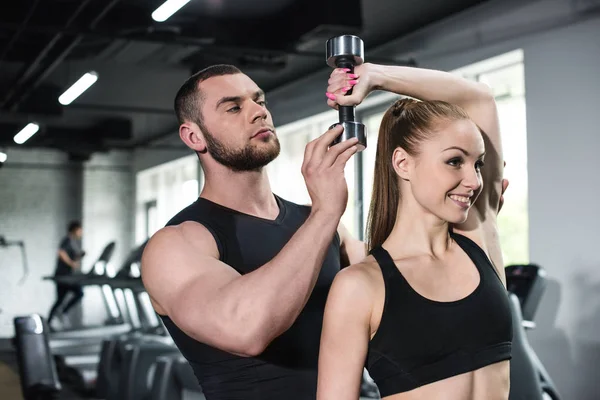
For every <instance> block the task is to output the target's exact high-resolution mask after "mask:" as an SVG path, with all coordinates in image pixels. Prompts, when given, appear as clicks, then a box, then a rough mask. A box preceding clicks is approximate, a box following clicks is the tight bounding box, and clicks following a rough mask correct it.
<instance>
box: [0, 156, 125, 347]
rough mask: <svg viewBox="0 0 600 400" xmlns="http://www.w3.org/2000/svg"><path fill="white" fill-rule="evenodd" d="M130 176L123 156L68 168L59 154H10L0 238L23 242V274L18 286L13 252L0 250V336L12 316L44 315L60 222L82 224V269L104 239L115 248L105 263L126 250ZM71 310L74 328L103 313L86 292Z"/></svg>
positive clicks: (95, 294) (95, 292)
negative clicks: (76, 320)
mask: <svg viewBox="0 0 600 400" xmlns="http://www.w3.org/2000/svg"><path fill="white" fill-rule="evenodd" d="M132 182H133V174H132V173H131V171H130V165H129V161H128V156H127V154H126V153H122V154H118V153H111V154H99V155H96V156H94V157H93V158H92V159H91V160H90V161H89V162H87V163H86V164H85V165H81V164H76V163H70V162H69V161H68V160H67V156H66V155H65V154H63V153H59V152H55V151H50V150H45V151H42V150H26V151H23V150H20V149H11V162H10V163H7V164H5V165H4V167H3V168H2V170H0V188H1V189H0V234H2V235H4V236H5V237H6V239H7V240H9V241H13V240H23V241H24V242H25V249H26V255H27V262H28V265H29V270H30V273H29V276H28V277H27V279H26V281H25V282H24V283H23V284H22V285H18V281H19V279H20V277H21V274H22V269H21V268H22V267H21V264H22V260H21V254H20V250H19V248H18V247H6V248H0V271H1V273H2V279H0V310H1V311H0V337H2V338H8V337H12V336H13V335H14V330H13V329H14V328H13V318H14V317H15V316H16V315H23V314H29V313H34V312H36V313H40V314H41V315H44V316H46V315H47V314H48V312H49V310H50V306H51V305H52V303H53V302H54V300H55V288H54V284H53V283H51V282H49V281H44V280H42V277H44V276H47V275H51V274H52V273H53V272H54V268H55V264H56V253H57V248H58V244H59V242H60V240H61V239H62V237H64V235H65V232H66V226H67V223H68V222H69V221H70V220H72V219H80V220H82V223H83V227H84V239H83V247H84V249H85V250H86V252H87V254H86V257H85V258H84V261H83V271H84V272H86V271H88V270H89V269H90V268H91V264H92V263H93V262H94V261H95V260H96V259H97V258H98V256H99V255H100V252H101V251H102V249H103V248H104V246H105V245H106V244H107V243H108V241H109V240H115V241H116V242H117V246H116V248H115V253H114V255H113V265H115V266H118V265H119V264H120V262H121V261H122V260H123V259H124V258H125V256H126V254H127V253H128V252H129V251H130V248H131V247H130V246H131V238H132V236H133V228H132V226H133V220H132V218H130V214H129V210H130V209H131V208H132V207H133V206H132V204H133V201H134V199H133V195H132V194H133V187H132ZM78 307H80V308H79V309H78V310H77V311H78V314H75V313H74V314H75V315H79V316H80V317H81V318H82V319H81V320H80V321H79V322H80V323H88V324H89V323H100V322H101V321H102V320H103V319H104V318H105V311H104V306H103V303H102V300H101V298H100V292H99V289H97V288H90V289H86V292H85V297H84V301H83V303H82V305H81V306H78Z"/></svg>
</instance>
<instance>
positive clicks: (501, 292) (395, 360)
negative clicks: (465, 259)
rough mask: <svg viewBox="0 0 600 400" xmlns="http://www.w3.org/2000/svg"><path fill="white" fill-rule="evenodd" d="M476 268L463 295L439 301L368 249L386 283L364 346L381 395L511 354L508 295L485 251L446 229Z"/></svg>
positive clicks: (382, 251) (379, 251) (383, 252)
mask: <svg viewBox="0 0 600 400" xmlns="http://www.w3.org/2000/svg"><path fill="white" fill-rule="evenodd" d="M451 237H452V238H453V239H454V240H455V241H456V243H458V245H459V246H460V247H461V248H462V250H463V251H464V252H465V253H467V255H468V256H469V258H470V259H471V260H472V261H473V263H474V264H475V266H476V267H477V270H478V271H479V277H480V282H479V285H478V286H477V288H476V289H475V290H474V291H473V292H472V293H471V294H470V295H468V296H467V297H465V298H463V299H460V300H457V301H452V302H438V301H434V300H430V299H427V298H425V297H423V296H421V295H420V294H418V293H417V292H416V291H415V290H414V289H413V288H412V287H411V286H410V285H409V283H408V282H407V281H406V279H404V277H403V276H402V274H401V273H400V271H399V270H398V268H397V267H396V265H395V263H394V261H393V259H392V258H391V256H390V254H389V253H388V252H387V251H386V250H385V249H383V248H382V247H378V248H375V249H373V250H372V252H371V254H372V255H373V256H374V257H375V259H376V260H377V262H378V263H379V266H380V267H381V271H382V273H383V279H384V283H385V305H384V309H383V314H382V316H381V322H380V324H379V329H378V330H377V332H376V333H375V336H374V337H373V339H372V340H371V342H370V344H369V352H368V356H367V369H368V371H369V374H370V375H371V377H372V378H373V380H374V381H375V383H376V384H377V386H378V387H379V391H380V393H381V396H382V397H385V396H390V395H393V394H396V393H400V392H406V391H409V390H412V389H415V388H418V387H420V386H423V385H426V384H429V383H432V382H436V381H439V380H442V379H445V378H449V377H451V376H455V375H459V374H462V373H465V372H469V371H473V370H476V369H478V368H481V367H484V366H486V365H489V364H493V363H496V362H499V361H502V360H508V359H510V358H511V345H512V319H511V318H512V317H511V310H510V304H509V300H508V295H507V292H506V289H505V288H504V285H503V284H502V281H501V280H500V278H499V276H498V275H497V273H496V270H495V269H494V266H493V265H492V263H491V262H490V261H489V259H488V257H487V255H486V254H485V252H484V251H483V250H482V249H481V248H480V247H479V246H478V245H477V244H476V243H475V242H473V241H472V240H470V239H469V238H467V237H465V236H463V235H459V234H456V233H451Z"/></svg>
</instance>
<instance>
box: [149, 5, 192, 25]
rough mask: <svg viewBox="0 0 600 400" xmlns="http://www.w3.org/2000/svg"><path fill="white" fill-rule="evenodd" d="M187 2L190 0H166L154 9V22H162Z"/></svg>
mask: <svg viewBox="0 0 600 400" xmlns="http://www.w3.org/2000/svg"><path fill="white" fill-rule="evenodd" d="M189 2H190V0H167V1H165V2H164V3H163V4H162V5H161V6H160V7H158V8H157V9H156V10H154V12H153V13H152V19H153V20H155V21H156V22H164V21H166V20H168V19H169V18H170V17H171V15H173V14H175V13H176V12H177V11H179V9H180V8H181V7H183V6H185V5H186V4H187V3H189Z"/></svg>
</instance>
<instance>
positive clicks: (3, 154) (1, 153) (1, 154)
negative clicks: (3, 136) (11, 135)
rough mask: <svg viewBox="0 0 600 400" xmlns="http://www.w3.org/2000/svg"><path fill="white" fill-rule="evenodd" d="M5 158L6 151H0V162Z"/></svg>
mask: <svg viewBox="0 0 600 400" xmlns="http://www.w3.org/2000/svg"><path fill="white" fill-rule="evenodd" d="M7 158H8V156H7V155H6V153H3V152H1V151H0V163H3V162H5V161H6V159H7Z"/></svg>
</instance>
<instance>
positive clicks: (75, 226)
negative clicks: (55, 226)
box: [67, 221, 81, 233]
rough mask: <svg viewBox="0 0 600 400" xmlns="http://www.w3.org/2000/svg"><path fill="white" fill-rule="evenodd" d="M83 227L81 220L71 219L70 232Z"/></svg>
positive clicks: (68, 227)
mask: <svg viewBox="0 0 600 400" xmlns="http://www.w3.org/2000/svg"><path fill="white" fill-rule="evenodd" d="M79 228H81V222H79V221H71V222H69V225H68V226H67V229H68V231H69V233H73V232H75V231H76V230H77V229H79Z"/></svg>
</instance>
